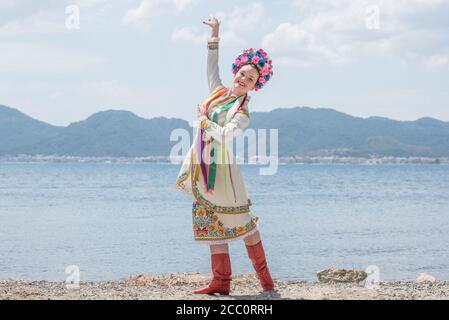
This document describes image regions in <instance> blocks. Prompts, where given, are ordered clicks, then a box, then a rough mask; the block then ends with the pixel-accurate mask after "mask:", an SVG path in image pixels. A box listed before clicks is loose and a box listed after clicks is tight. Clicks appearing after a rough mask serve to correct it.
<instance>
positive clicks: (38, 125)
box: [0, 106, 449, 157]
mask: <svg viewBox="0 0 449 320" xmlns="http://www.w3.org/2000/svg"><path fill="white" fill-rule="evenodd" d="M249 127H250V128H254V129H258V128H278V129H279V155H280V156H289V155H290V156H291V155H317V156H323V155H341V156H354V157H357V156H359V157H366V156H369V155H385V156H401V157H406V156H428V157H447V156H449V123H448V122H443V121H440V120H436V119H432V118H421V119H419V120H416V121H396V120H391V119H387V118H381V117H370V118H367V119H363V118H357V117H352V116H350V115H347V114H344V113H341V112H338V111H335V110H332V109H323V108H320V109H313V108H308V107H295V108H281V109H276V110H273V111H270V112H251V121H250V126H249ZM177 128H183V129H186V130H188V131H189V132H191V131H192V130H191V127H190V126H189V124H188V122H187V121H185V120H182V119H168V118H165V117H159V118H153V119H143V118H140V117H138V116H136V115H135V114H133V113H131V112H129V111H116V110H108V111H102V112H98V113H95V114H93V115H92V116H90V117H89V118H87V119H86V120H83V121H80V122H75V123H72V124H70V125H69V126H67V127H57V126H52V125H49V124H46V123H44V122H41V121H38V120H35V119H33V118H30V117H29V116H27V115H25V114H23V113H21V112H19V111H17V110H15V109H12V108H8V107H5V106H0V155H12V156H13V155H19V154H27V155H36V154H42V155H73V156H126V157H136V156H151V155H152V156H156V155H159V156H167V155H169V152H170V149H171V147H172V146H173V145H174V144H175V143H176V142H172V141H170V139H169V137H170V133H171V132H172V130H174V129H177Z"/></svg>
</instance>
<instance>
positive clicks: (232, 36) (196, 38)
mask: <svg viewBox="0 0 449 320" xmlns="http://www.w3.org/2000/svg"><path fill="white" fill-rule="evenodd" d="M214 16H216V17H217V18H218V19H219V20H220V21H222V22H225V23H222V24H221V26H220V27H221V28H220V29H221V30H220V39H221V42H222V43H223V45H227V46H228V45H231V44H233V45H243V44H244V43H246V41H245V39H243V38H242V36H241V34H248V31H252V30H254V29H255V28H256V27H257V25H258V24H259V22H260V21H261V20H262V19H263V18H264V16H265V7H264V6H263V5H262V4H260V3H259V2H253V3H250V4H249V5H247V6H244V7H242V6H235V7H233V9H232V11H231V12H229V13H227V12H224V11H219V12H217V13H216V14H214ZM206 28H207V29H206V30H207V31H206V32H205V33H204V32H201V33H200V32H199V31H198V28H196V27H185V28H181V29H175V30H174V32H173V34H172V40H173V41H191V42H193V43H196V44H202V43H204V41H206V39H207V36H208V35H209V34H210V29H209V27H208V26H206Z"/></svg>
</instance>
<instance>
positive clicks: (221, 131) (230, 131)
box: [200, 97, 249, 143]
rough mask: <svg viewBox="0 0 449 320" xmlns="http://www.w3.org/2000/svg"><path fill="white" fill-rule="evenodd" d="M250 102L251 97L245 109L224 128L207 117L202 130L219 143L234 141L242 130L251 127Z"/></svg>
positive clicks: (203, 119) (202, 122)
mask: <svg viewBox="0 0 449 320" xmlns="http://www.w3.org/2000/svg"><path fill="white" fill-rule="evenodd" d="M248 101H249V97H248V99H247V100H246V103H245V105H244V106H243V108H242V109H241V110H240V111H238V112H237V113H235V114H234V116H233V117H232V119H231V121H229V122H228V123H227V124H226V125H225V126H223V127H222V126H220V125H218V124H216V123H215V122H213V121H210V120H209V119H208V118H207V117H203V118H201V122H200V125H201V128H203V129H204V131H205V132H206V134H207V135H209V136H212V137H213V138H214V139H215V140H216V141H217V142H219V143H222V142H223V141H229V140H231V139H233V138H234V137H235V136H236V135H237V134H238V133H239V131H240V130H243V129H245V128H246V127H248V125H249V112H248V106H247V105H248ZM239 129H240V130H239Z"/></svg>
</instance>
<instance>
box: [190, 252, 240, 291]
mask: <svg viewBox="0 0 449 320" xmlns="http://www.w3.org/2000/svg"><path fill="white" fill-rule="evenodd" d="M211 260H212V274H213V278H212V281H211V282H210V283H209V284H208V285H207V286H205V287H203V288H200V289H197V290H195V291H193V292H194V293H201V294H214V293H219V294H221V295H225V296H227V295H229V291H231V274H232V271H231V259H230V258H229V254H227V253H217V254H213V255H211Z"/></svg>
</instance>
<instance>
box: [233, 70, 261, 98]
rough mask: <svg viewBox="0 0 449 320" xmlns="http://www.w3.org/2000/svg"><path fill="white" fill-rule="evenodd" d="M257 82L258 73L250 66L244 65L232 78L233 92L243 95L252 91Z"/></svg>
mask: <svg viewBox="0 0 449 320" xmlns="http://www.w3.org/2000/svg"><path fill="white" fill-rule="evenodd" d="M258 80H259V72H258V71H257V69H256V68H255V67H254V66H252V65H250V64H246V65H244V66H243V67H241V68H240V69H239V71H238V72H237V73H236V75H235V77H234V83H233V84H234V92H235V93H237V94H238V95H244V94H246V93H247V92H248V91H250V90H253V89H254V87H255V85H256V83H257V81H258Z"/></svg>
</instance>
